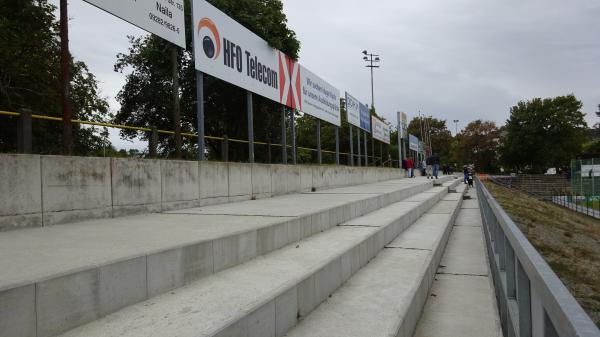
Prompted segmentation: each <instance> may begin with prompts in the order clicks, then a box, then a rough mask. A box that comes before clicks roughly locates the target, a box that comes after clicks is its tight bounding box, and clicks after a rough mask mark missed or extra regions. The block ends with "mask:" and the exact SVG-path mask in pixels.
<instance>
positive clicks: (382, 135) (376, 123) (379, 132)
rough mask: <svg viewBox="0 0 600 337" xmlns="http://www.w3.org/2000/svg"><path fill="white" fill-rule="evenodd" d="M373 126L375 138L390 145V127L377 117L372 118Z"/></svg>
mask: <svg viewBox="0 0 600 337" xmlns="http://www.w3.org/2000/svg"><path fill="white" fill-rule="evenodd" d="M371 125H373V138H374V139H377V140H378V141H381V142H384V143H386V144H389V143H390V126H389V125H387V124H386V123H384V122H383V121H381V120H379V119H378V118H375V117H371Z"/></svg>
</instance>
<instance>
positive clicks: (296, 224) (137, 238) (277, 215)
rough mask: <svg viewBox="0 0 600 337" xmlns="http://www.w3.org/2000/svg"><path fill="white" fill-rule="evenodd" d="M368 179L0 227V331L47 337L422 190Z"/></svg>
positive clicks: (422, 184) (420, 185)
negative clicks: (161, 209)
mask: <svg viewBox="0 0 600 337" xmlns="http://www.w3.org/2000/svg"><path fill="white" fill-rule="evenodd" d="M431 186H432V183H431V182H428V181H426V180H424V179H421V180H416V181H415V180H408V179H400V180H392V181H387V182H380V183H375V184H366V185H360V186H354V187H345V188H340V189H339V191H338V193H336V190H338V189H332V190H325V191H320V192H319V193H304V194H294V195H286V196H281V197H274V198H269V199H261V200H256V201H244V202H239V203H234V204H225V205H216V206H207V207H201V208H194V209H189V210H180V211H174V212H168V213H162V214H146V215H138V216H130V217H123V218H117V219H102V220H93V221H86V222H82V223H76V224H69V225H59V226H53V227H45V228H35V229H24V230H19V231H12V232H5V233H0V270H2V273H1V274H0V336H2V337H4V336H11V337H12V336H31V335H35V331H36V330H37V336H51V335H53V334H57V333H60V332H63V331H66V330H67V329H70V328H73V327H75V326H78V325H81V324H84V323H87V322H90V321H92V320H94V319H97V318H98V317H102V316H104V315H107V314H109V313H111V312H114V311H116V310H118V309H120V308H122V307H124V306H127V305H131V304H133V303H137V302H140V301H143V300H145V299H147V298H151V297H153V296H156V295H158V294H161V293H164V292H166V291H169V290H172V289H175V288H177V287H181V286H183V285H184V284H187V283H190V282H192V281H194V280H196V279H198V278H201V277H204V276H207V275H210V274H212V273H215V272H218V271H220V270H223V269H226V268H229V267H232V266H235V265H237V264H239V263H242V262H244V261H247V260H249V259H251V258H254V257H256V256H260V255H262V254H265V253H268V252H270V251H272V250H274V249H277V248H280V247H283V246H285V245H286V244H289V243H291V242H295V241H298V240H300V239H302V238H306V237H309V236H311V235H313V234H315V233H318V232H321V231H323V230H326V229H328V228H331V227H334V226H336V225H338V224H340V223H342V222H344V221H348V220H350V219H352V218H355V217H358V216H361V215H364V214H368V213H369V212H372V211H375V210H377V209H380V208H382V207H385V206H387V205H390V204H392V203H394V202H397V201H400V200H403V199H405V198H408V197H409V196H411V195H414V194H416V193H420V192H422V191H424V190H427V189H429V188H431Z"/></svg>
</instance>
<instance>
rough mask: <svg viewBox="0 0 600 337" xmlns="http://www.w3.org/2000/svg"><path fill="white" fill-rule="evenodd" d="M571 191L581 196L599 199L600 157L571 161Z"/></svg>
mask: <svg viewBox="0 0 600 337" xmlns="http://www.w3.org/2000/svg"><path fill="white" fill-rule="evenodd" d="M571 191H572V192H573V193H574V194H576V195H579V196H590V197H594V198H595V199H594V200H597V198H598V196H599V195H600V159H598V158H595V159H577V160H572V161H571Z"/></svg>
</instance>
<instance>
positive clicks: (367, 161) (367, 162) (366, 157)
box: [363, 131, 369, 166]
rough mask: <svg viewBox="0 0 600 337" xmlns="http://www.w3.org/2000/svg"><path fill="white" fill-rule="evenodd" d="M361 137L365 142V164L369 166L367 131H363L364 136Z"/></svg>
mask: <svg viewBox="0 0 600 337" xmlns="http://www.w3.org/2000/svg"><path fill="white" fill-rule="evenodd" d="M363 139H364V143H365V144H364V145H365V166H369V148H368V147H367V131H365V136H364V138H363Z"/></svg>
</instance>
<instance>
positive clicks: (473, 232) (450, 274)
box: [414, 189, 502, 337]
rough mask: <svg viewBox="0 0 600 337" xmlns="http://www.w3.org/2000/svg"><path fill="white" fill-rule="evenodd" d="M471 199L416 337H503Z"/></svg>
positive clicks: (450, 241) (473, 194) (479, 223)
mask: <svg viewBox="0 0 600 337" xmlns="http://www.w3.org/2000/svg"><path fill="white" fill-rule="evenodd" d="M468 194H469V196H470V197H471V198H473V199H472V200H465V202H464V203H463V206H462V207H461V210H460V212H459V213H458V216H457V218H456V223H455V225H454V227H453V228H452V232H451V233H450V238H449V239H448V245H447V247H446V250H445V252H444V255H443V257H442V261H441V262H440V268H439V270H438V274H437V275H436V277H435V280H434V282H433V285H432V288H431V294H432V296H429V297H428V300H427V303H426V304H425V309H424V311H423V315H422V316H421V319H420V320H419V324H418V326H417V329H416V332H415V335H414V336H415V337H475V336H476V337H502V330H501V328H500V317H499V315H498V311H497V306H496V301H495V297H494V286H493V282H492V280H491V276H490V273H489V266H488V262H487V256H486V247H485V240H484V236H483V230H482V219H481V214H480V212H479V209H478V208H472V206H471V205H467V201H477V200H476V199H477V193H476V191H475V189H469V192H468Z"/></svg>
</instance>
